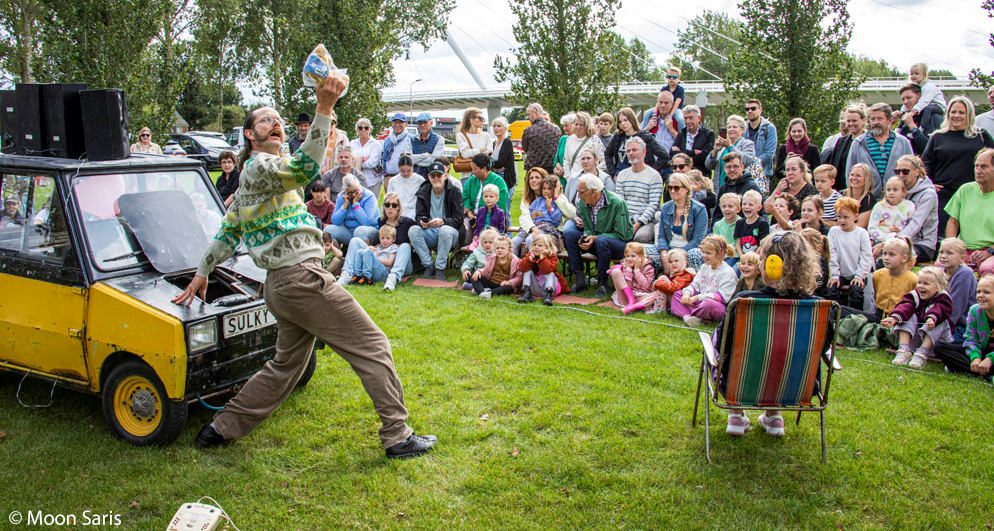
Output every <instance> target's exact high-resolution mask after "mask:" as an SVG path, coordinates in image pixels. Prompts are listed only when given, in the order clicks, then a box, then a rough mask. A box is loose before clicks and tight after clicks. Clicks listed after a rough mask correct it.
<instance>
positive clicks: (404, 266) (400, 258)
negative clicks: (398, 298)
mask: <svg viewBox="0 0 994 531" xmlns="http://www.w3.org/2000/svg"><path fill="white" fill-rule="evenodd" d="M367 248H369V245H367V244H366V242H364V241H363V240H360V239H359V238H352V241H350V242H349V250H348V252H346V253H345V263H344V264H343V265H342V274H341V275H339V276H341V277H342V278H352V275H356V274H358V273H359V271H360V270H361V267H360V266H359V265H358V264H357V257H358V255H359V253H360V252H361V251H362V250H364V249H367ZM413 270H414V266H413V265H412V264H411V246H410V245H409V244H406V243H402V244H400V245H398V246H397V256H396V257H395V258H394V259H393V267H391V268H390V274H392V275H394V276H395V277H397V280H398V281H400V279H402V278H404V277H406V276H407V275H410V274H411V272H412V271H413Z"/></svg>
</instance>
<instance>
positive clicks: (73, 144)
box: [41, 83, 86, 159]
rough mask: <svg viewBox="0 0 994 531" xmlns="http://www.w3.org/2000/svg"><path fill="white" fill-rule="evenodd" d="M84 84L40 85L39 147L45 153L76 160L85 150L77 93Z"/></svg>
mask: <svg viewBox="0 0 994 531" xmlns="http://www.w3.org/2000/svg"><path fill="white" fill-rule="evenodd" d="M82 90H86V83H56V84H51V85H44V86H42V89H41V95H42V106H41V107H42V114H43V117H44V121H43V122H42V131H43V132H44V135H45V136H44V138H43V140H42V146H41V147H42V150H43V151H44V152H45V154H46V155H49V156H52V157H62V158H71V159H77V158H79V157H81V156H82V155H83V152H84V151H86V141H85V140H84V138H83V112H82V108H81V107H80V103H79V93H80V91H82Z"/></svg>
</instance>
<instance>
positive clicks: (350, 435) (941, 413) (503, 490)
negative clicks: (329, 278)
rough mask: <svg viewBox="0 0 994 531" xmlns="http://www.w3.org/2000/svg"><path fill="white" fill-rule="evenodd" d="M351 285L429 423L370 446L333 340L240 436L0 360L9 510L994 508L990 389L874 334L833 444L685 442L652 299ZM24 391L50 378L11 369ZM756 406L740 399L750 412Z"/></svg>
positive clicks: (861, 515)
mask: <svg viewBox="0 0 994 531" xmlns="http://www.w3.org/2000/svg"><path fill="white" fill-rule="evenodd" d="M350 290H351V292H352V293H353V294H354V295H355V296H356V297H357V299H358V300H359V301H360V302H361V303H362V304H363V305H364V306H365V307H366V309H367V310H368V311H369V313H370V315H371V316H372V317H373V318H374V319H375V320H376V322H377V323H378V324H379V325H380V326H381V327H382V328H383V330H384V331H385V332H386V333H387V335H388V336H389V337H390V339H391V343H392V345H393V353H394V358H395V360H396V365H397V369H398V371H399V373H400V376H401V379H402V381H403V383H404V387H405V389H404V390H405V393H406V399H407V405H408V407H409V409H410V413H411V417H410V422H411V424H412V425H413V426H414V428H415V429H416V430H418V431H419V432H422V433H434V434H436V435H438V436H439V439H440V443H439V446H438V447H437V449H436V451H434V452H433V453H432V454H431V455H429V456H427V457H425V458H421V459H415V460H409V461H404V462H396V461H389V460H387V459H385V458H384V456H383V450H382V448H380V446H379V442H378V439H377V435H376V430H377V427H378V420H377V418H376V416H375V414H374V412H373V409H372V406H371V404H370V401H369V399H368V398H367V396H366V395H365V393H364V392H363V390H362V388H361V386H360V385H359V380H358V378H356V376H355V375H354V374H353V373H352V371H351V369H350V368H349V366H348V365H347V364H346V363H345V362H344V361H342V360H341V359H340V358H338V357H337V356H335V355H334V354H333V353H331V352H330V351H329V350H325V351H322V353H321V354H320V355H319V365H318V369H317V372H316V374H315V375H314V378H313V380H312V381H311V382H310V384H309V385H308V386H307V387H306V388H304V389H301V390H298V391H296V392H294V393H293V394H292V395H291V397H290V398H289V399H288V400H287V402H286V403H285V404H283V406H282V407H281V408H280V409H279V410H278V411H277V412H276V413H275V414H274V415H273V417H271V418H270V419H269V420H268V421H267V422H265V423H264V424H263V425H262V426H261V427H260V428H259V429H258V430H257V431H256V432H254V433H253V434H251V435H250V436H248V437H246V438H245V439H243V440H240V441H238V442H236V443H235V444H233V445H231V446H229V447H226V448H221V449H215V450H211V451H206V452H203V451H197V450H195V449H194V448H193V447H192V446H191V443H192V440H193V437H194V436H195V435H196V433H197V431H198V430H199V428H200V427H201V425H202V424H203V423H205V422H207V421H209V419H210V412H208V411H207V410H205V409H203V408H201V407H199V406H193V407H192V408H191V415H190V421H189V424H188V426H187V429H186V431H185V432H184V433H183V435H182V436H181V437H180V439H179V440H178V441H177V442H176V443H174V444H173V445H171V446H169V447H165V448H135V447H132V446H129V445H127V444H125V443H123V442H120V441H117V440H115V439H113V438H112V437H111V436H110V434H109V433H108V431H107V428H106V427H105V424H104V420H103V416H102V413H101V408H100V401H99V399H97V398H95V397H89V396H86V395H80V394H76V393H72V392H68V391H64V390H61V389H56V391H55V396H54V403H53V405H52V407H50V408H48V409H24V408H21V407H19V406H18V405H17V402H16V400H15V399H14V395H15V392H16V391H17V386H18V381H19V379H18V378H17V377H15V376H14V375H11V374H8V373H0V396H4V397H6V398H7V399H6V400H4V401H3V402H2V403H0V430H2V435H0V455H2V456H3V462H4V464H5V466H3V467H2V469H0V485H4V486H5V487H6V488H5V489H4V500H3V502H0V508H2V509H4V511H3V513H4V514H0V522H3V523H2V524H0V528H8V527H6V525H7V524H6V514H8V513H9V512H10V511H13V510H18V511H21V512H22V513H24V512H26V511H29V510H41V511H44V512H48V513H76V514H81V513H82V511H84V510H90V511H92V512H94V513H107V512H113V513H115V514H118V515H121V519H122V527H121V528H123V529H162V528H164V527H165V524H166V523H167V521H168V519H169V518H170V517H171V516H172V515H173V513H174V512H175V511H176V509H177V508H178V506H179V505H180V504H181V503H183V502H187V501H196V500H197V499H198V498H200V497H201V496H204V495H210V496H212V497H214V498H215V499H217V500H218V501H219V502H220V503H221V504H223V505H224V507H225V509H227V510H228V512H229V513H230V514H231V515H232V517H233V518H234V520H235V523H236V524H237V525H238V526H239V527H240V528H241V529H243V530H249V529H307V530H311V529H332V528H345V527H360V528H446V529H453V528H470V529H493V528H508V529H519V528H527V529H550V528H580V527H585V528H586V527H593V528H620V527H630V528H643V529H646V528H652V529H661V528H678V529H680V528H715V527H722V528H729V529H739V528H769V527H783V528H819V529H825V528H835V527H838V528H941V529H946V528H952V527H957V528H966V529H978V528H983V527H984V526H985V525H987V526H988V527H989V525H990V524H991V523H994V517H992V516H991V513H990V510H989V507H990V503H989V502H990V498H991V493H992V492H994V489H992V487H991V485H992V484H994V467H991V465H990V458H989V455H990V451H991V448H992V445H991V442H990V439H991V428H990V426H991V423H990V404H991V391H992V388H991V386H990V385H986V384H982V383H980V382H979V381H976V380H973V379H969V378H964V377H954V376H950V375H947V374H945V373H944V372H942V369H941V367H936V366H935V365H934V364H932V365H931V366H929V367H928V368H927V370H925V371H915V370H909V369H906V368H895V367H892V366H890V365H889V364H888V362H889V360H890V356H889V355H887V354H886V353H883V352H848V351H843V352H841V353H840V359H841V361H842V364H843V367H844V370H843V371H842V372H840V373H837V374H836V376H835V378H834V379H833V385H832V389H831V396H830V399H831V405H830V409H829V411H828V413H827V415H826V417H827V425H828V445H829V448H828V464H827V465H822V464H821V462H820V457H821V456H820V449H819V442H818V428H817V417H816V415H809V416H806V417H805V418H804V420H802V423H801V426H800V427H799V428H796V427H794V426H793V424H792V423H790V424H788V427H787V435H786V437H785V438H783V439H780V440H774V439H771V438H769V437H768V436H766V435H765V434H764V433H762V432H761V431H760V430H756V429H754V430H752V431H751V432H749V433H748V434H747V436H746V437H744V438H742V439H733V438H730V437H727V436H725V435H724V421H725V419H726V416H725V414H724V413H719V414H717V415H716V416H717V420H716V421H715V426H714V427H713V429H712V435H713V438H714V439H713V442H712V455H713V458H714V460H715V462H714V463H713V464H708V463H707V462H706V460H705V458H704V429H703V428H702V427H700V426H698V427H697V428H692V427H691V426H690V415H691V410H692V408H693V398H694V387H695V384H696V379H697V370H698V367H699V363H700V349H699V347H698V345H697V337H696V334H695V333H693V332H692V331H689V330H685V329H681V328H679V327H676V325H677V321H676V320H675V319H673V318H671V317H667V316H640V317H639V318H636V319H632V318H623V317H621V316H620V314H619V313H617V312H614V311H612V310H608V309H605V308H597V307H595V308H592V309H586V308H585V310H588V311H578V310H576V309H566V308H563V307H553V308H548V307H544V306H542V305H541V304H532V305H528V306H525V305H519V304H515V303H512V302H510V301H511V299H503V300H500V301H498V300H494V301H483V300H480V299H478V298H473V297H471V296H469V295H468V294H467V293H464V292H459V291H456V290H432V289H426V288H416V287H413V286H410V285H406V284H405V285H401V286H400V287H399V288H398V290H397V291H396V292H394V293H385V292H383V291H381V290H379V289H376V288H366V287H361V286H355V287H351V288H350ZM22 399H23V400H24V401H26V402H29V403H44V402H46V401H47V400H48V388H47V387H46V386H45V385H44V384H42V383H40V382H37V381H29V382H28V383H27V384H26V385H25V389H24V390H23V391H22ZM752 417H753V419H755V415H754V414H753V415H752Z"/></svg>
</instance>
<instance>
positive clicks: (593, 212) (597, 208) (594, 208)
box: [590, 191, 604, 232]
mask: <svg viewBox="0 0 994 531" xmlns="http://www.w3.org/2000/svg"><path fill="white" fill-rule="evenodd" d="M602 208H604V192H603V191H601V198H600V199H598V200H597V203H595V204H594V206H592V207H590V221H593V222H594V226H593V227H591V228H593V229H594V232H597V213H598V212H600V210H601V209H602Z"/></svg>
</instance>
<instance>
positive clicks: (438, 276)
mask: <svg viewBox="0 0 994 531" xmlns="http://www.w3.org/2000/svg"><path fill="white" fill-rule="evenodd" d="M435 280H441V281H443V282H444V281H445V270H444V269H437V268H436V269H435Z"/></svg>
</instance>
